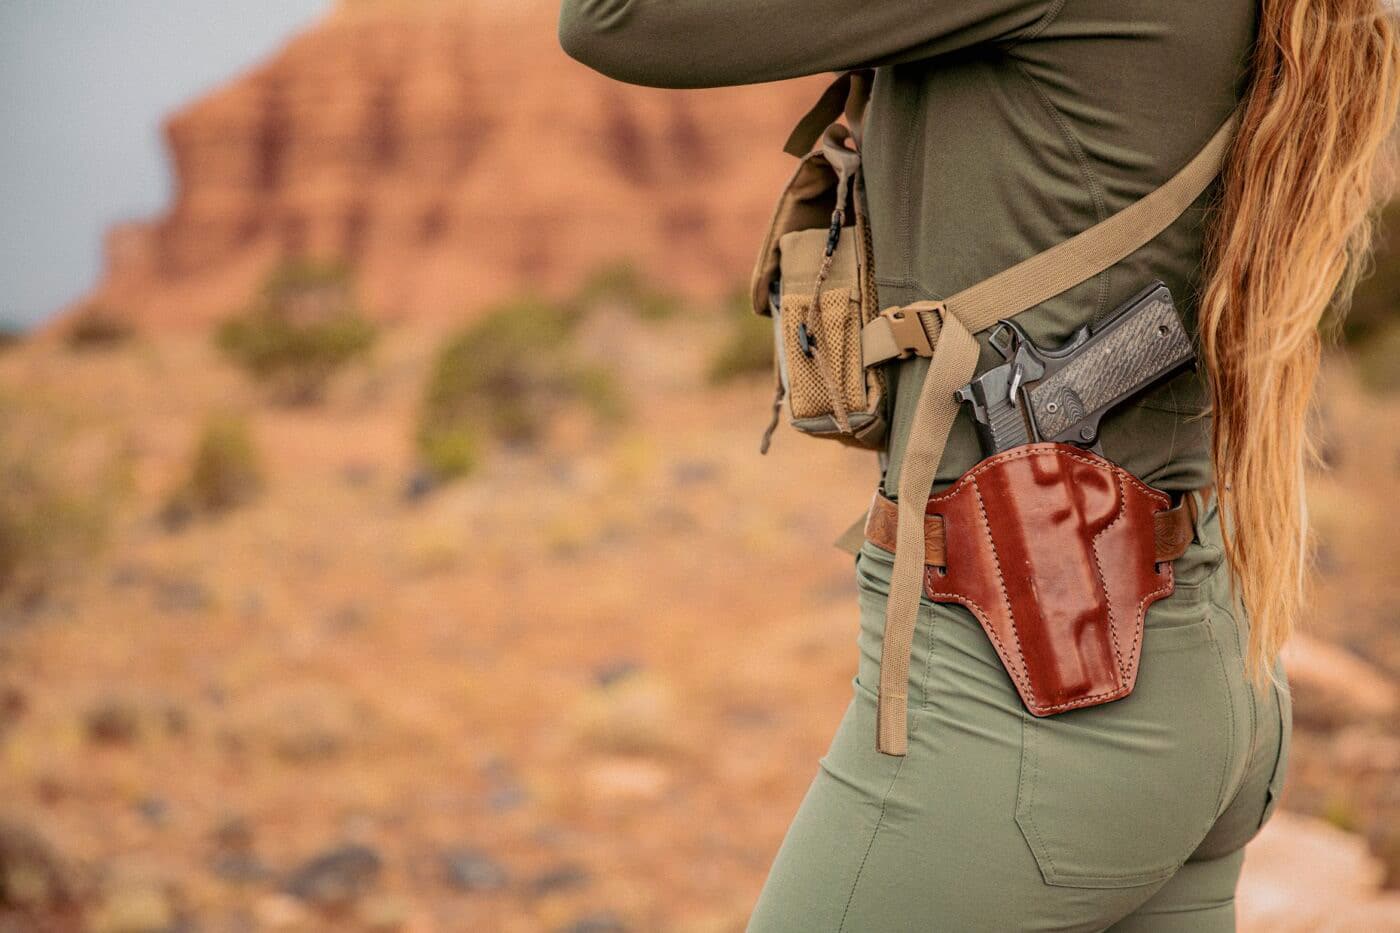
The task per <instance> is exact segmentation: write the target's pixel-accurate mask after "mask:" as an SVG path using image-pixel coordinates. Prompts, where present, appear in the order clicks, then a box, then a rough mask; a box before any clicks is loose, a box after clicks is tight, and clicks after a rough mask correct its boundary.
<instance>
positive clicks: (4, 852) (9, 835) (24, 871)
mask: <svg viewBox="0 0 1400 933" xmlns="http://www.w3.org/2000/svg"><path fill="white" fill-rule="evenodd" d="M73 875H74V869H73V867H72V866H71V865H69V864H68V862H67V860H65V859H64V858H62V857H61V856H60V855H59V854H58V852H57V851H55V850H54V848H53V847H52V846H51V845H49V843H48V841H47V840H45V839H44V838H43V837H42V836H40V835H39V834H38V833H36V832H34V831H33V830H30V829H29V828H27V827H24V826H20V825H17V824H14V823H0V915H3V914H4V913H7V912H12V913H15V914H18V915H20V916H22V917H28V918H39V917H44V916H50V915H53V914H55V913H62V912H66V911H69V910H72V909H75V908H76V906H77V900H78V896H77V895H78V892H77V887H78V885H77V884H76V883H75V881H74V878H73Z"/></svg>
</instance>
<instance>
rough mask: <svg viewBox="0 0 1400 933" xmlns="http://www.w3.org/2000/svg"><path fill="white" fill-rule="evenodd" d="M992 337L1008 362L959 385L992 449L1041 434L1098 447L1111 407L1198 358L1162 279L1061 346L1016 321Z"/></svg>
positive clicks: (998, 327)
mask: <svg viewBox="0 0 1400 933" xmlns="http://www.w3.org/2000/svg"><path fill="white" fill-rule="evenodd" d="M991 344H992V347H993V348H995V349H996V351H997V352H998V353H1000V354H1001V356H1002V358H1003V359H1005V360H1006V362H1005V363H1003V364H1002V365H1000V366H997V367H994V368H992V369H990V370H988V371H987V372H985V373H983V374H982V375H980V376H978V377H977V378H976V379H974V380H972V381H971V382H969V383H968V384H967V385H965V386H963V387H962V388H961V389H959V390H958V392H957V397H958V400H959V401H963V402H968V403H969V404H971V406H972V415H973V418H974V419H976V422H977V433H978V435H979V436H980V437H981V439H982V448H983V452H984V453H985V454H986V455H988V456H990V455H992V454H995V453H1000V452H1001V451H1003V450H1007V449H1009V448H1012V447H1016V446H1018V445H1021V444H1028V443H1031V442H1033V441H1057V442H1060V443H1066V444H1075V445H1078V446H1080V447H1089V448H1093V449H1095V450H1097V449H1098V440H1099V421H1100V420H1101V419H1102V418H1103V416H1104V415H1105V414H1106V413H1107V412H1108V411H1110V410H1111V409H1113V408H1114V407H1116V406H1117V405H1119V404H1120V403H1122V402H1123V401H1125V400H1126V399H1128V398H1131V397H1132V396H1134V395H1136V394H1137V393H1139V392H1141V391H1143V390H1144V389H1147V388H1148V387H1150V386H1152V385H1155V384H1156V383H1158V382H1160V381H1161V380H1163V379H1165V378H1167V377H1168V376H1170V375H1172V374H1174V373H1176V372H1178V371H1180V370H1182V369H1184V368H1186V367H1187V366H1189V365H1191V364H1193V363H1194V361H1195V358H1196V354H1195V348H1194V346H1193V345H1192V342H1191V337H1190V335H1189V334H1187V333H1186V328H1185V327H1184V326H1182V323H1181V316H1180V315H1179V314H1178V313H1177V310H1176V305H1175V303H1174V302H1173V301H1172V294H1171V291H1170V290H1169V289H1168V288H1167V286H1165V285H1163V284H1162V283H1161V282H1155V283H1153V284H1152V285H1150V286H1148V287H1147V288H1145V289H1143V290H1142V291H1141V292H1139V293H1138V294H1137V295H1136V296H1134V297H1133V298H1132V299H1131V300H1129V301H1128V302H1126V303H1125V304H1123V305H1121V306H1120V307H1118V308H1116V309H1115V310H1114V311H1113V312H1112V313H1111V314H1109V315H1108V316H1107V317H1105V318H1104V319H1103V320H1102V321H1100V322H1099V323H1097V324H1094V325H1092V326H1085V327H1082V328H1080V329H1079V330H1078V331H1076V332H1075V333H1074V335H1073V337H1071V338H1070V340H1069V341H1068V342H1066V343H1065V344H1063V345H1062V346H1059V347H1056V348H1054V349H1044V348H1042V347H1039V346H1036V344H1035V342H1034V341H1032V340H1031V339H1030V338H1029V337H1028V336H1027V335H1026V332H1025V331H1024V330H1022V329H1021V327H1020V326H1019V325H1018V324H1016V323H1015V322H1014V321H1011V320H1006V321H1001V322H1000V323H998V324H997V325H996V328H995V329H994V330H993V331H992V334H991Z"/></svg>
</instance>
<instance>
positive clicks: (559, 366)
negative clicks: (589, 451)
mask: <svg viewBox="0 0 1400 933" xmlns="http://www.w3.org/2000/svg"><path fill="white" fill-rule="evenodd" d="M578 321H579V315H578V314H577V313H576V312H574V311H572V310H570V309H568V308H564V307H561V306H559V305H555V304H550V303H547V302H543V301H539V300H536V299H523V300H520V301H515V302H511V303H508V304H505V305H502V306H500V307H497V308H495V309H494V310H491V311H489V312H487V313H486V315H485V316H484V317H482V318H481V319H480V320H479V321H477V322H476V323H474V324H471V325H470V326H468V327H467V328H465V329H464V330H462V331H460V332H458V333H457V334H455V335H454V336H452V337H450V338H449V339H448V340H447V342H446V343H445V344H444V345H443V346H442V348H441V350H439V351H438V355H437V359H436V360H435V361H434V364H433V368H432V371H431V373H430V375H429V377H428V383H427V387H426V390H425V392H424V396H423V403H422V408H421V412H420V416H419V422H418V429H417V447H418V452H419V455H420V456H421V457H422V459H423V461H424V465H425V466H426V467H427V468H428V469H429V470H430V471H432V472H433V473H434V474H436V475H437V476H439V477H440V478H452V477H457V476H463V475H466V474H467V473H470V472H471V471H472V470H473V469H474V468H475V467H476V465H477V464H478V462H479V456H480V448H481V445H482V444H483V443H484V442H485V441H486V440H488V439H494V440H498V441H502V442H505V443H509V444H514V445H517V446H530V445H532V444H534V443H535V442H536V441H537V440H538V439H539V437H540V435H541V434H542V432H543V431H544V429H545V427H546V426H547V425H548V423H549V421H550V420H551V419H552V418H553V417H554V416H555V415H556V414H557V413H558V412H559V411H560V410H561V409H562V408H564V407H565V406H569V405H582V406H584V407H585V408H586V409H587V410H588V411H590V412H591V413H592V414H593V415H594V416H595V417H597V418H598V419H599V420H601V421H612V420H615V419H617V418H619V417H621V415H622V401H621V397H620V395H619V394H618V392H617V389H616V385H615V383H614V382H613V380H612V377H611V375H610V374H609V373H607V372H606V371H604V370H602V369H600V368H597V367H594V366H590V365H588V364H587V363H585V362H584V361H583V360H582V359H580V357H579V354H578V352H577V350H576V348H575V346H574V339H573V338H574V333H575V329H576V326H577V324H578Z"/></svg>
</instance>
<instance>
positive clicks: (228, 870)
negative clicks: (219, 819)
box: [209, 816, 272, 884]
mask: <svg viewBox="0 0 1400 933" xmlns="http://www.w3.org/2000/svg"><path fill="white" fill-rule="evenodd" d="M213 842H214V855H213V857H212V858H210V860H209V870H210V871H212V872H213V873H214V874H215V875H216V876H217V877H219V878H221V879H223V880H224V881H227V882H229V883H231V884H258V883H260V882H263V881H267V880H268V879H269V878H270V877H271V876H272V872H271V870H270V869H268V867H267V866H266V865H264V864H263V862H262V860H261V859H259V858H258V856H257V854H256V853H255V852H254V851H253V827H252V826H251V825H250V824H249V823H248V821H247V820H246V819H244V818H243V817H241V816H232V817H229V818H228V819H226V820H224V822H223V823H221V824H219V826H218V827H216V828H215V830H214V833H213Z"/></svg>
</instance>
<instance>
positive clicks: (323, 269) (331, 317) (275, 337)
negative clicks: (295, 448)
mask: <svg viewBox="0 0 1400 933" xmlns="http://www.w3.org/2000/svg"><path fill="white" fill-rule="evenodd" d="M377 336H378V329H377V328H376V327H375V325H374V324H373V322H371V321H370V320H368V319H367V318H366V317H365V316H364V315H363V314H362V313H361V311H360V309H359V306H358V305H357V304H356V303H355V298H354V288H353V281H352V278H351V276H350V274H349V272H348V271H347V270H346V269H345V267H343V266H340V265H334V264H329V265H327V264H316V263H304V262H297V263H288V264H285V265H283V266H280V267H279V268H277V269H276V270H274V271H273V273H272V274H271V275H270V276H269V277H268V279H267V282H266V283H265V284H264V285H263V288H262V290H261V291H260V292H259V293H258V295H257V297H256V298H255V299H254V300H253V301H252V303H251V304H250V305H249V306H248V307H247V308H245V309H244V310H243V311H241V312H239V313H238V314H236V315H235V316H233V317H231V318H229V319H228V320H227V321H225V322H224V323H223V325H222V326H220V327H219V329H218V332H217V333H216V335H215V340H216V343H217V345H218V347H219V349H220V350H222V351H223V352H224V353H225V354H226V355H227V356H228V357H229V358H230V359H232V360H233V361H234V362H235V363H236V364H237V365H239V366H240V367H242V368H243V369H244V370H246V371H247V372H248V373H249V374H250V375H252V376H253V378H255V379H257V380H258V381H259V382H262V383H264V384H266V385H268V386H269V387H270V388H271V390H272V392H273V395H274V397H275V398H277V399H278V400H280V401H283V402H287V403H292V404H299V403H307V402H313V401H316V400H317V399H319V398H320V397H321V396H322V395H323V393H324V391H325V387H326V385H327V383H328V382H329V381H330V379H331V377H332V376H334V375H335V374H336V373H337V372H338V371H340V370H341V369H342V368H344V367H345V366H346V365H347V364H349V363H351V362H353V361H354V360H356V359H357V358H360V357H362V356H364V355H366V354H367V353H368V352H369V350H370V349H371V348H372V347H373V346H374V342H375V339H376V337H377Z"/></svg>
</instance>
